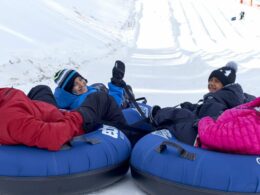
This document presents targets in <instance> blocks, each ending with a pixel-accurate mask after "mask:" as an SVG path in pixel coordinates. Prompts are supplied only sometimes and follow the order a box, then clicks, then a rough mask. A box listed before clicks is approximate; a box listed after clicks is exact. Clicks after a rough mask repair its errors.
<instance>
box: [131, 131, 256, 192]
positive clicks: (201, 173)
mask: <svg viewBox="0 0 260 195" xmlns="http://www.w3.org/2000/svg"><path fill="white" fill-rule="evenodd" d="M131 172H132V176H133V178H134V179H135V181H136V183H137V184H138V185H139V186H140V187H141V188H142V189H143V190H144V191H146V192H148V193H149V194H160V195H162V194H165V195H166V194H167V195H168V194H178V195H224V194H225V195H229V194H230V195H231V194H232V195H249V194H250V195H252V194H260V183H259V181H260V157H259V156H253V155H237V154H228V153H220V152H214V151H209V150H203V149H200V148H195V147H192V146H190V145H186V144H184V143H182V142H179V141H178V140H176V138H174V137H172V135H171V133H170V132H169V131H168V130H161V131H156V132H153V133H151V134H148V135H146V136H145V137H143V138H142V139H141V140H139V141H138V142H137V144H136V145H135V147H134V149H133V151H132V155H131Z"/></svg>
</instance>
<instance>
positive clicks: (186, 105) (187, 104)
mask: <svg viewBox="0 0 260 195" xmlns="http://www.w3.org/2000/svg"><path fill="white" fill-rule="evenodd" d="M180 106H181V108H184V109H188V110H191V111H193V110H194V109H195V108H196V105H195V104H192V103H190V102H183V103H181V104H180Z"/></svg>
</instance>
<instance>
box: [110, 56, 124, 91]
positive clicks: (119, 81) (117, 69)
mask: <svg viewBox="0 0 260 195" xmlns="http://www.w3.org/2000/svg"><path fill="white" fill-rule="evenodd" d="M124 75H125V64H124V63H123V62H121V61H119V60H117V61H116V62H115V66H114V68H113V70H112V78H111V83H112V84H113V85H115V86H118V87H122V88H124V87H125V86H126V83H125V81H124V80H123V78H124Z"/></svg>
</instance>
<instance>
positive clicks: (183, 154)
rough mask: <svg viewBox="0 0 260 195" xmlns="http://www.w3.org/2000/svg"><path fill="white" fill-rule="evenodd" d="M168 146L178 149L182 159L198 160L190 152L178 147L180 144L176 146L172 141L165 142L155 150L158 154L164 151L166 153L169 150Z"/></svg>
mask: <svg viewBox="0 0 260 195" xmlns="http://www.w3.org/2000/svg"><path fill="white" fill-rule="evenodd" d="M167 146H171V147H174V148H176V149H177V151H178V152H179V154H180V156H181V157H182V158H185V159H187V160H195V159H196V154H194V153H191V152H188V151H187V150H185V149H184V148H183V147H181V146H180V145H178V144H176V143H174V142H170V141H163V142H162V143H161V144H160V145H159V146H158V147H157V148H156V149H155V151H156V152H158V153H162V152H163V151H165V150H166V149H167Z"/></svg>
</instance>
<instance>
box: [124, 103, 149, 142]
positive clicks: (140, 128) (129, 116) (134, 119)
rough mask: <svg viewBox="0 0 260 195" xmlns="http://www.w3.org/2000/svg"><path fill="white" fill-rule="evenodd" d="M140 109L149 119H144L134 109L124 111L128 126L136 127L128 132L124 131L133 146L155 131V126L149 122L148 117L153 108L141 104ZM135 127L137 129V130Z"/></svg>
mask: <svg viewBox="0 0 260 195" xmlns="http://www.w3.org/2000/svg"><path fill="white" fill-rule="evenodd" d="M139 107H140V108H141V110H142V111H143V113H144V114H145V116H146V117H147V118H145V119H144V118H143V117H142V116H141V114H140V113H139V112H138V111H137V109H136V108H134V107H131V108H127V109H124V110H123V114H124V117H125V119H126V121H127V123H128V125H129V126H131V127H134V128H133V129H131V130H128V131H126V130H124V133H126V135H127V137H128V138H129V139H130V142H131V144H132V146H134V145H135V143H136V142H137V141H138V140H139V139H140V138H142V137H143V136H145V135H147V134H149V133H151V132H152V131H153V130H154V129H153V126H152V125H151V124H150V123H149V121H148V116H149V113H150V112H151V106H149V105H147V104H142V103H140V104H139ZM135 127H136V128H137V129H135ZM122 129H123V128H122Z"/></svg>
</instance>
